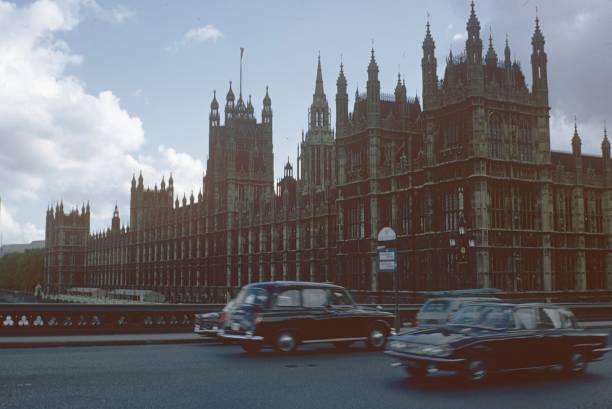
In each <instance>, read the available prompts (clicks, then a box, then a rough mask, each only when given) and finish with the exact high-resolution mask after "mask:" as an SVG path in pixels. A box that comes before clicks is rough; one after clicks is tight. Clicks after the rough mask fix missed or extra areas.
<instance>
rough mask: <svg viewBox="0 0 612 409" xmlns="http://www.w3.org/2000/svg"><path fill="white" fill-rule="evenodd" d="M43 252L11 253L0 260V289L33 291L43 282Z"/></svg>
mask: <svg viewBox="0 0 612 409" xmlns="http://www.w3.org/2000/svg"><path fill="white" fill-rule="evenodd" d="M44 259H45V254H44V250H40V249H37V250H28V251H26V252H24V253H11V254H7V255H5V256H4V257H2V258H0V288H10V289H19V290H27V291H33V290H34V286H36V284H42V282H43V265H44Z"/></svg>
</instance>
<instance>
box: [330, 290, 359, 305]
mask: <svg viewBox="0 0 612 409" xmlns="http://www.w3.org/2000/svg"><path fill="white" fill-rule="evenodd" d="M329 305H331V306H332V307H342V306H347V305H353V303H352V302H351V299H350V298H349V297H348V295H346V293H345V292H344V291H342V290H331V291H330V296H329Z"/></svg>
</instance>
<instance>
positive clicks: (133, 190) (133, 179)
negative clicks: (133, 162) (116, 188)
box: [131, 173, 136, 193]
mask: <svg viewBox="0 0 612 409" xmlns="http://www.w3.org/2000/svg"><path fill="white" fill-rule="evenodd" d="M131 191H132V193H134V192H136V175H134V174H133V173H132V189H131Z"/></svg>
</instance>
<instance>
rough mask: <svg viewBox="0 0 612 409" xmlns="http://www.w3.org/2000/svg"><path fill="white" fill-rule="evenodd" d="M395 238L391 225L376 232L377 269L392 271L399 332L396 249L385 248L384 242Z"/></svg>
mask: <svg viewBox="0 0 612 409" xmlns="http://www.w3.org/2000/svg"><path fill="white" fill-rule="evenodd" d="M396 238H397V236H396V234H395V231H394V230H393V229H392V228H391V227H383V228H382V229H380V231H379V232H378V242H379V243H380V244H381V245H380V246H378V263H377V264H378V271H379V272H380V273H393V291H394V292H395V332H396V333H399V331H400V329H401V328H402V321H401V319H400V314H399V277H398V270H397V249H396V248H393V247H391V248H387V247H386V246H385V243H391V244H392V243H393V242H395V239H396Z"/></svg>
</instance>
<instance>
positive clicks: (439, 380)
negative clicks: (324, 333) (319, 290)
mask: <svg viewBox="0 0 612 409" xmlns="http://www.w3.org/2000/svg"><path fill="white" fill-rule="evenodd" d="M398 375H399V378H398V379H397V380H395V381H393V382H389V383H388V386H389V387H390V388H391V389H393V390H394V391H396V392H397V391H398V390H405V391H410V393H411V394H413V393H414V392H420V393H422V394H424V395H427V394H432V395H434V394H435V395H436V396H440V395H447V396H448V397H460V396H463V395H471V396H473V395H474V394H482V395H491V394H495V393H498V392H501V391H505V390H510V389H511V390H513V391H514V392H516V391H517V390H521V389H522V390H524V391H529V390H534V389H538V390H547V391H550V392H551V393H552V392H554V391H555V390H561V389H563V388H565V387H568V386H570V385H571V386H577V385H581V384H582V385H587V384H594V383H602V382H605V383H608V382H609V381H610V380H609V379H608V378H607V377H605V376H601V375H599V374H593V373H588V372H587V373H586V374H584V375H583V376H580V377H570V376H567V375H565V374H564V373H562V372H561V371H557V370H543V371H525V372H513V373H503V374H501V373H500V374H494V375H492V376H491V377H490V378H489V379H488V380H487V381H486V382H484V383H482V384H469V383H466V382H464V381H463V380H462V379H461V378H460V377H458V376H432V377H427V378H424V379H415V378H410V377H408V375H406V376H405V377H404V378H403V379H402V378H401V376H402V374H401V373H399V374H398Z"/></svg>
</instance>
